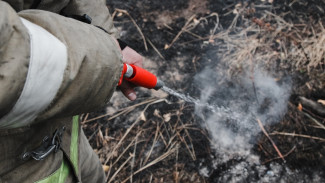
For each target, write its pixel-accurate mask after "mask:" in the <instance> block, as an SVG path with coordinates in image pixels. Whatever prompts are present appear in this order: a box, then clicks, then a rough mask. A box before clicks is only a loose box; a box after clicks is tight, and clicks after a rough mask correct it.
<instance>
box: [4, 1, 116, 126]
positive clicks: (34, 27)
mask: <svg viewBox="0 0 325 183" xmlns="http://www.w3.org/2000/svg"><path fill="white" fill-rule="evenodd" d="M0 25H1V26H0V29H1V30H0V38H1V43H0V50H1V52H0V63H1V64H0V128H12V127H19V126H25V125H28V124H31V123H34V122H37V121H42V120H45V119H49V118H52V117H62V116H70V115H75V114H80V113H84V112H90V111H93V110H95V109H96V108H98V107H101V106H103V105H104V104H106V103H107V102H108V100H109V99H110V97H111V95H112V93H113V92H114V91H115V88H116V85H117V83H118V80H119V78H120V75H121V70H122V56H121V51H120V50H119V47H118V45H117V43H116V42H115V39H113V37H112V36H111V35H109V34H107V33H105V32H104V31H102V30H101V29H99V28H97V27H95V26H93V25H88V24H85V23H82V22H79V21H76V20H74V19H71V18H65V17H63V16H60V15H57V14H54V13H50V12H46V11H40V10H26V11H21V12H19V16H18V15H17V14H16V12H15V11H14V10H13V9H11V7H10V6H9V5H8V4H6V3H4V2H2V1H0ZM2 25H6V26H2Z"/></svg>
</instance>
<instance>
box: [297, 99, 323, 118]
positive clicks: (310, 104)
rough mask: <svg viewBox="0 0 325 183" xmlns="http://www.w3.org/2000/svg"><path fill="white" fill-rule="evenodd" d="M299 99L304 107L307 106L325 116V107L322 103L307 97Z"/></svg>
mask: <svg viewBox="0 0 325 183" xmlns="http://www.w3.org/2000/svg"><path fill="white" fill-rule="evenodd" d="M299 100H300V102H301V104H302V106H303V107H304V106H306V107H307V108H310V109H311V110H313V111H314V112H315V113H317V114H319V115H321V116H325V107H324V106H323V105H322V104H320V103H318V102H314V101H312V100H309V99H307V98H305V97H299Z"/></svg>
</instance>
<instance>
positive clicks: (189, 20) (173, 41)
mask: <svg viewBox="0 0 325 183" xmlns="http://www.w3.org/2000/svg"><path fill="white" fill-rule="evenodd" d="M195 16H196V15H192V16H191V17H190V18H189V19H188V20H187V22H186V23H185V25H184V26H183V28H182V29H181V31H179V32H178V34H177V35H176V36H175V38H174V39H173V40H172V42H171V43H170V44H169V45H167V47H166V48H165V49H166V50H167V49H169V48H170V47H172V46H173V44H174V43H175V42H176V41H177V39H178V38H179V36H180V35H181V34H182V33H183V32H184V31H185V30H186V29H188V26H189V24H190V22H191V21H192V20H193V19H194V18H195Z"/></svg>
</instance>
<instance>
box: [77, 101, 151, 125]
mask: <svg viewBox="0 0 325 183" xmlns="http://www.w3.org/2000/svg"><path fill="white" fill-rule="evenodd" d="M156 100H157V99H156V98H150V99H148V100H145V101H142V102H140V103H137V104H134V105H132V106H128V107H126V108H123V109H119V110H117V111H116V112H114V113H112V114H104V115H101V116H98V117H95V118H92V119H89V120H86V121H83V122H82V123H81V124H85V123H89V122H92V121H95V120H97V119H101V118H104V117H106V116H111V115H114V114H115V115H114V116H112V117H110V118H108V119H107V121H109V120H112V119H114V118H116V117H118V116H120V115H122V114H125V113H128V112H130V111H132V110H134V109H135V108H136V107H139V106H141V105H144V104H148V103H150V102H153V101H156Z"/></svg>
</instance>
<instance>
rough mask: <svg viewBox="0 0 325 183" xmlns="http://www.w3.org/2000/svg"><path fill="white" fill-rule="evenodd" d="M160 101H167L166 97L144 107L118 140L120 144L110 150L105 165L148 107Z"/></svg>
mask: <svg viewBox="0 0 325 183" xmlns="http://www.w3.org/2000/svg"><path fill="white" fill-rule="evenodd" d="M160 102H166V99H158V100H157V99H156V100H155V101H152V102H151V103H149V104H147V106H146V107H145V108H144V110H143V111H142V112H141V115H140V116H139V117H138V118H137V120H136V121H135V122H134V123H133V124H132V125H131V126H130V127H129V128H128V129H127V130H126V132H125V133H124V135H123V137H122V138H121V140H120V141H119V142H118V144H117V145H116V146H115V147H114V149H113V150H112V151H111V152H110V154H109V155H108V156H107V159H106V162H105V165H106V164H107V162H108V161H109V160H110V159H111V157H112V156H113V154H114V153H115V151H116V150H117V149H118V148H119V147H120V146H121V144H122V143H123V141H124V140H125V138H126V136H127V135H128V134H129V133H130V131H131V130H132V129H133V128H134V127H135V125H136V124H138V123H139V122H140V121H141V119H142V117H143V116H144V112H145V111H146V110H147V109H148V107H149V106H150V105H153V104H156V103H160Z"/></svg>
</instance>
